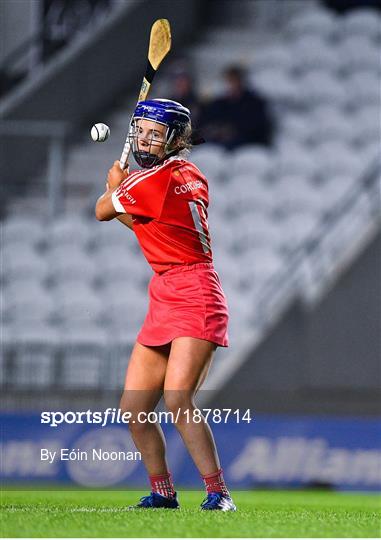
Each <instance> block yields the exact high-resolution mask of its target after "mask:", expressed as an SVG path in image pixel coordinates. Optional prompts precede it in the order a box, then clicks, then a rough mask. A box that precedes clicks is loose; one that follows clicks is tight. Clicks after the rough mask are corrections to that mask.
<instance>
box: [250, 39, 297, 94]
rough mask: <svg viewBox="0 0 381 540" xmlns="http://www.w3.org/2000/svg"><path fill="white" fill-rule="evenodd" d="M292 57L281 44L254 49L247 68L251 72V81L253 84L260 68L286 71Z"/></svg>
mask: <svg viewBox="0 0 381 540" xmlns="http://www.w3.org/2000/svg"><path fill="white" fill-rule="evenodd" d="M291 61H292V57H291V54H290V51H289V50H288V49H287V48H285V47H283V46H282V45H276V44H275V45H272V46H268V47H263V48H261V49H254V51H253V56H252V61H251V62H250V64H249V66H248V68H249V70H250V71H251V72H252V81H253V83H254V84H255V76H256V74H258V73H260V72H261V71H262V70H264V71H267V70H278V71H281V72H287V71H289V69H290V66H291Z"/></svg>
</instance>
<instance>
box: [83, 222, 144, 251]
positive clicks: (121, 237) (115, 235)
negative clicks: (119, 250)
mask: <svg viewBox="0 0 381 540" xmlns="http://www.w3.org/2000/svg"><path fill="white" fill-rule="evenodd" d="M93 231H94V233H95V234H96V237H94V234H93V239H92V243H93V244H94V247H103V246H116V247H123V246H124V248H125V249H126V250H127V251H128V252H129V251H131V250H135V248H136V245H137V241H136V238H135V236H134V234H133V232H132V231H131V230H130V229H128V227H126V226H125V225H123V224H122V223H120V222H119V221H118V220H117V219H113V220H111V221H104V222H96V224H95V225H94V229H93Z"/></svg>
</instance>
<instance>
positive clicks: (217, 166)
mask: <svg viewBox="0 0 381 540" xmlns="http://www.w3.org/2000/svg"><path fill="white" fill-rule="evenodd" d="M190 159H191V161H192V163H194V164H195V165H196V167H198V168H199V169H200V171H201V172H202V173H203V174H204V175H205V176H206V177H207V179H208V180H209V181H210V182H218V181H219V180H220V179H221V178H223V177H224V173H225V168H226V166H225V151H224V149H223V148H221V146H218V145H214V144H210V143H209V144H204V145H202V146H200V147H199V148H194V149H193V150H192V152H191V155H190Z"/></svg>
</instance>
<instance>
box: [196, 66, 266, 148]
mask: <svg viewBox="0 0 381 540" xmlns="http://www.w3.org/2000/svg"><path fill="white" fill-rule="evenodd" d="M223 76H224V81H225V84H226V93H225V95H223V96H222V97H219V98H217V99H215V100H213V101H211V102H209V103H208V104H206V105H205V106H204V108H203V109H202V111H201V115H200V128H201V130H202V133H203V136H204V137H205V139H206V140H207V142H214V143H217V144H221V145H223V146H225V147H226V148H227V149H233V148H236V147H237V146H240V145H243V144H248V143H254V144H262V145H270V144H271V138H272V120H271V117H270V114H269V111H268V105H267V102H266V99H265V98H264V97H263V96H261V95H260V94H258V93H257V92H256V91H254V90H252V89H249V88H248V87H247V84H246V74H245V71H244V70H243V69H242V68H241V67H240V66H236V65H232V66H230V67H228V68H227V69H226V70H225V71H224V72H223Z"/></svg>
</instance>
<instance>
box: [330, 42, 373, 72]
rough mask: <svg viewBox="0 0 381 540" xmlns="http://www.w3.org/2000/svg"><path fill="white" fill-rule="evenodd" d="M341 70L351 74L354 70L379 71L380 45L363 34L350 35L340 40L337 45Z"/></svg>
mask: <svg viewBox="0 0 381 540" xmlns="http://www.w3.org/2000/svg"><path fill="white" fill-rule="evenodd" d="M339 54H340V58H341V71H343V72H344V73H346V74H348V75H351V74H352V73H353V72H355V71H357V70H358V71H364V70H369V71H374V72H375V74H380V72H381V61H380V45H379V44H378V45H377V44H374V43H373V42H371V41H370V40H369V39H368V38H367V37H365V36H350V37H347V38H345V39H344V40H342V41H341V43H340V47H339Z"/></svg>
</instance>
